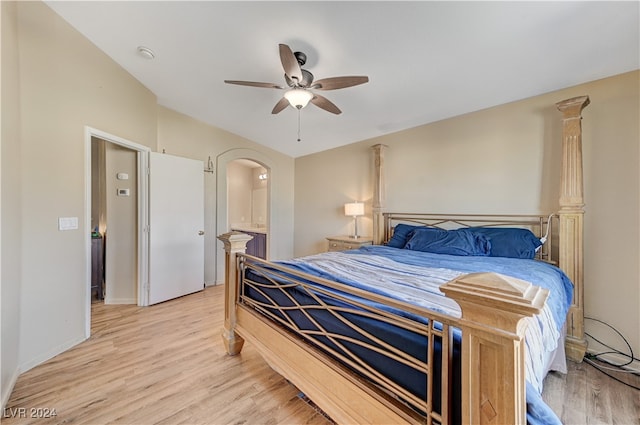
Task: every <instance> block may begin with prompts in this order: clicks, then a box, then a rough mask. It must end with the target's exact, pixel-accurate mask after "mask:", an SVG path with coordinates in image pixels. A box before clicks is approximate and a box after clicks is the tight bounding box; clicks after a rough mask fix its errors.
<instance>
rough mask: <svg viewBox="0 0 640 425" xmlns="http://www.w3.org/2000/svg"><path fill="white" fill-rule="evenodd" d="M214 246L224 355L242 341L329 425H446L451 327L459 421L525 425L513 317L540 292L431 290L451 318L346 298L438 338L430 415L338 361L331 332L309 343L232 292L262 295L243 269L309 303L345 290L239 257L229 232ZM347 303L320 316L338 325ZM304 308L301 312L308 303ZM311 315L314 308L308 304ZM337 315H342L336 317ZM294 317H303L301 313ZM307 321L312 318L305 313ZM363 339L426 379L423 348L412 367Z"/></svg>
mask: <svg viewBox="0 0 640 425" xmlns="http://www.w3.org/2000/svg"><path fill="white" fill-rule="evenodd" d="M219 239H220V240H221V241H223V242H224V245H225V250H226V262H225V263H226V266H227V269H226V288H225V294H226V296H227V298H226V300H225V322H224V330H223V332H222V336H223V339H224V342H225V346H226V347H227V351H228V353H229V354H231V355H234V354H238V353H239V352H240V350H241V349H242V343H243V342H244V339H247V340H248V341H249V342H250V343H251V344H252V345H253V346H255V347H256V349H257V350H258V351H259V352H260V353H261V355H262V356H263V357H264V358H265V360H266V361H267V362H268V363H269V364H270V366H271V367H272V368H273V369H274V370H275V371H277V372H278V373H280V374H281V375H283V376H284V377H285V378H287V379H288V380H290V381H291V382H292V383H293V384H294V385H296V386H297V387H298V388H299V389H300V390H301V391H302V392H304V393H305V394H306V395H307V396H308V397H309V398H310V399H311V400H313V401H314V403H316V404H317V405H318V406H319V407H320V408H321V409H323V410H324V411H325V412H326V413H327V414H328V415H329V416H330V417H331V418H332V419H333V420H334V421H336V422H337V423H370V424H373V423H428V424H431V423H445V424H446V423H451V417H452V414H451V412H449V408H450V404H451V403H450V402H449V401H448V400H449V399H450V397H449V396H450V393H451V391H452V388H451V386H450V385H449V383H450V382H451V377H450V374H451V369H452V367H451V366H450V361H451V357H452V355H451V353H452V350H451V347H450V345H451V344H450V341H451V338H452V337H451V335H452V332H453V329H459V330H460V331H461V334H462V338H461V352H462V356H461V364H462V367H461V370H462V379H461V381H462V386H461V400H462V413H461V417H462V423H474V424H476V423H477V424H484V423H487V424H488V423H511V424H524V423H526V404H525V363H524V362H525V360H524V350H525V346H524V332H525V327H526V321H525V320H521V319H523V318H524V317H527V316H533V315H534V314H537V313H539V312H540V310H541V309H542V307H543V305H544V302H545V300H546V298H547V296H548V292H547V291H546V290H544V289H541V288H539V287H537V286H534V285H531V284H530V283H528V282H525V281H521V280H518V279H514V278H510V277H506V276H502V275H498V274H495V273H475V274H468V275H464V276H460V277H459V278H457V279H454V280H452V281H450V282H448V283H446V284H445V285H444V286H442V287H441V289H442V291H443V292H444V293H445V295H446V296H447V297H449V298H451V299H453V300H455V301H456V302H457V303H458V304H459V305H460V307H461V310H462V316H461V317H458V318H456V317H449V316H444V315H441V314H439V313H434V312H431V311H429V310H426V309H422V308H419V307H415V306H410V305H404V304H403V303H402V302H400V301H396V300H391V299H388V298H385V297H382V296H379V295H371V294H368V293H360V292H358V293H356V294H355V295H357V296H358V297H366V298H367V299H369V300H371V301H373V302H375V303H378V304H380V303H382V304H384V305H385V306H390V307H393V308H407V309H409V310H410V311H411V312H412V313H413V314H418V315H419V316H420V317H424V318H426V319H427V320H425V323H426V324H424V323H422V324H416V323H415V322H413V321H411V320H409V319H403V318H402V317H400V316H395V317H394V316H393V314H389V313H388V311H385V309H381V310H380V309H378V310H376V308H370V307H368V306H365V305H358V303H357V302H356V303H354V305H356V307H357V309H358V311H360V310H362V311H363V313H362V315H363V316H366V318H375V319H376V320H378V319H379V320H382V321H385V322H386V323H389V324H391V325H393V326H395V325H396V324H397V326H399V327H403V326H405V327H406V328H407V329H410V330H411V331H412V332H415V333H418V334H420V335H423V334H424V335H425V336H428V339H429V341H433V340H434V339H435V338H433V336H436V337H437V338H438V339H440V338H441V343H442V347H441V352H442V353H443V355H442V359H441V361H442V364H441V365H440V366H439V367H438V370H441V371H442V376H441V377H437V378H436V379H440V382H439V383H438V385H439V386H440V394H442V399H443V401H442V402H441V403H440V406H438V408H437V412H436V411H435V410H436V409H432V408H433V406H432V400H430V399H429V398H430V396H428V397H427V400H416V399H415V396H412V395H411V394H409V393H407V392H406V391H404V390H403V389H402V388H400V387H399V386H397V385H396V384H394V383H393V382H390V381H389V380H388V379H386V378H385V377H378V376H377V375H376V371H375V370H373V371H370V370H369V369H368V368H367V367H366V364H365V363H366V362H365V361H362V360H363V359H359V358H357V356H355V357H351V352H350V351H349V354H348V355H347V356H344V355H343V354H341V352H339V351H336V350H334V348H332V347H336V346H341V345H342V344H343V342H342V340H340V339H339V337H337V338H338V339H335V338H336V336H335V335H334V334H333V333H332V332H326V334H323V335H322V337H323V338H326V339H329V340H332V342H331V343H330V344H329V345H328V348H327V347H318V344H316V342H314V341H313V340H310V339H309V338H308V337H309V335H308V330H305V329H302V330H300V329H296V328H297V325H292V324H290V323H289V322H288V321H287V319H286V316H284V315H283V316H279V315H278V314H271V313H269V310H268V309H266V308H262V306H261V302H255V301H251V300H247V299H245V297H244V296H243V295H242V294H244V291H245V289H246V288H241V286H242V285H249V286H250V285H253V288H254V289H253V290H255V291H257V292H261V291H262V289H261V287H260V285H257V286H256V285H255V282H254V281H251V279H247V283H245V282H244V280H245V273H247V270H252V273H254V274H255V273H264V275H265V276H267V278H268V280H269V283H273V284H275V285H276V286H277V285H281V286H282V287H283V288H290V287H309V286H310V285H313V286H312V287H313V290H312V291H311V298H313V294H314V293H318V288H317V285H316V284H320V285H323V286H325V287H334V288H338V289H339V290H340V291H344V290H345V287H344V286H343V285H341V284H339V283H335V282H331V281H327V280H325V279H321V278H317V277H314V276H311V275H307V274H305V273H301V272H293V271H292V270H290V269H286V268H283V267H281V266H278V265H275V264H273V263H270V262H266V261H263V260H260V259H257V258H254V257H250V256H246V255H244V254H242V252H243V251H244V247H243V245H244V244H246V242H247V241H248V240H249V239H250V236H248V235H244V234H241V233H238V232H231V233H227V234H224V235H221V236H219ZM320 293H322V291H320ZM325 295H326V294H325ZM269 298H270V296H269V295H266V296H265V299H269ZM347 301H348V300H347V298H345V299H338V304H339V305H340V307H339V308H335V307H332V306H328V307H326V308H327V309H329V310H332V311H331V312H330V314H334V313H335V312H338V314H337V315H336V317H339V320H343V317H344V316H349V315H352V314H353V312H354V311H353V310H348V308H347V309H345V308H343V307H342V304H343V303H345V302H347ZM294 304H295V302H294ZM320 304H322V303H320ZM295 307H296V306H294V307H293V308H295ZM289 308H291V307H289V306H287V307H286V309H289ZM304 308H306V309H309V306H305V307H304ZM304 308H303V310H304ZM317 308H318V307H317V306H316V305H315V304H314V305H313V307H312V309H317ZM321 308H325V307H324V306H322V307H321ZM278 309H279V307H278V306H276V310H278ZM333 310H335V311H333ZM301 311H302V310H301ZM345 311H346V313H347V314H344V315H342V313H344V312H345ZM301 314H307V313H306V312H304V311H302V313H301ZM309 320H310V321H313V320H314V319H313V317H311V316H309ZM434 324H435V325H434ZM356 327H357V325H356ZM364 333H365V334H366V333H367V332H366V331H364ZM366 337H368V338H370V340H371V341H373V342H368V341H365V342H357V344H367V345H370V346H373V347H374V349H375V350H376V351H380V353H382V354H383V355H386V356H388V357H389V359H393V361H398V362H400V363H403V364H405V365H407V366H408V367H411V368H414V369H415V370H417V371H421V372H423V373H425V374H426V375H427V376H432V375H433V372H434V369H433V367H434V366H433V362H432V361H431V359H432V357H433V351H434V350H433V346H432V345H429V346H428V348H427V350H428V354H427V355H426V356H425V357H426V359H425V360H416V359H415V358H413V357H410V356H404V355H403V353H401V352H399V350H397V349H396V348H394V347H392V346H389V344H386V343H385V341H382V340H380V339H378V338H377V336H376V335H372V334H368V335H366ZM429 344H432V343H431V342H430V343H429ZM432 381H433V378H432V379H430V380H429V383H428V392H427V393H428V394H432V391H431V390H432V386H433V382H432ZM412 397H413V398H412Z"/></svg>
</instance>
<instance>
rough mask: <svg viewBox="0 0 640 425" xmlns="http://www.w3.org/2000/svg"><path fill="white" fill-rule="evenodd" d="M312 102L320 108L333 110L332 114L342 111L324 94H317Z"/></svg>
mask: <svg viewBox="0 0 640 425" xmlns="http://www.w3.org/2000/svg"><path fill="white" fill-rule="evenodd" d="M311 103H313V104H314V105H316V106H317V107H318V108H321V109H324V110H325V111H328V112H331V113H332V114H336V115H339V114H341V113H342V111H341V110H340V108H338V107H337V106H336V105H334V104H333V102H331V101H330V100H329V99H327V98H326V97H324V96H320V95H319V94H316V95H314V96H313V98H312V99H311Z"/></svg>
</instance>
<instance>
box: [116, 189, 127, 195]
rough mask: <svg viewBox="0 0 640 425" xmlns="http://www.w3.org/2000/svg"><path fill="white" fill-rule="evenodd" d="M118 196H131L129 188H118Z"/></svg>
mask: <svg viewBox="0 0 640 425" xmlns="http://www.w3.org/2000/svg"><path fill="white" fill-rule="evenodd" d="M118 196H129V189H118Z"/></svg>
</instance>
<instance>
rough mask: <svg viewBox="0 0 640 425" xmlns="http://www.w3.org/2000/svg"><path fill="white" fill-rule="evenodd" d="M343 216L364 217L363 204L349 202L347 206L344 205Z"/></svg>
mask: <svg viewBox="0 0 640 425" xmlns="http://www.w3.org/2000/svg"><path fill="white" fill-rule="evenodd" d="M344 215H348V216H351V217H357V216H359V215H364V204H363V203H362V202H350V203H348V204H344Z"/></svg>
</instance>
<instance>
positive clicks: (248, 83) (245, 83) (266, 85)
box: [224, 80, 284, 89]
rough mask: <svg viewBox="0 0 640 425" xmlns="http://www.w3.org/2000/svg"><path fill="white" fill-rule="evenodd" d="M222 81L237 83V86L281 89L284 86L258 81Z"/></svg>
mask: <svg viewBox="0 0 640 425" xmlns="http://www.w3.org/2000/svg"><path fill="white" fill-rule="evenodd" d="M224 82H225V83H227V84H237V85H239V86H251V87H264V88H267V89H283V88H284V87H282V86H279V85H277V84H274V83H258V82H256V81H238V80H224Z"/></svg>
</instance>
